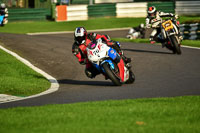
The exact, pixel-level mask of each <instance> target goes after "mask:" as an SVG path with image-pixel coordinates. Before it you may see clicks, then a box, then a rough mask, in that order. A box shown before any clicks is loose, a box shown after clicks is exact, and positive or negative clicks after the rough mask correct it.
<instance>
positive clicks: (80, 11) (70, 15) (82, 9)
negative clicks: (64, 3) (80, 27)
mask: <svg viewBox="0 0 200 133" xmlns="http://www.w3.org/2000/svg"><path fill="white" fill-rule="evenodd" d="M87 19H88V10H87V5H76V6H73V5H72V6H68V7H67V21H73V20H87Z"/></svg>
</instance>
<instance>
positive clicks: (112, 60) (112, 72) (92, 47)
mask: <svg viewBox="0 0 200 133" xmlns="http://www.w3.org/2000/svg"><path fill="white" fill-rule="evenodd" d="M87 56H88V60H89V61H90V62H91V63H92V64H93V65H94V67H96V68H97V70H98V71H99V72H100V73H102V74H103V75H105V76H106V78H108V79H110V80H111V81H112V82H113V83H114V84H115V85H117V86H120V85H122V84H123V83H129V84H130V83H133V82H134V81H135V75H134V73H133V72H132V71H131V70H130V69H128V68H127V67H126V65H125V62H124V60H123V59H122V58H121V56H120V55H119V54H118V53H117V51H116V50H115V49H113V48H111V47H109V46H107V44H105V43H103V42H102V39H98V40H96V41H93V42H91V43H90V44H89V45H88V47H87Z"/></svg>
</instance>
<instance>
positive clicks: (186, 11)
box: [176, 1, 200, 16]
mask: <svg viewBox="0 0 200 133" xmlns="http://www.w3.org/2000/svg"><path fill="white" fill-rule="evenodd" d="M199 7H200V1H176V14H179V15H190V16H191V15H200V8H199Z"/></svg>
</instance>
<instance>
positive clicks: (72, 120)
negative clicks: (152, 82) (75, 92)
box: [0, 96, 200, 133]
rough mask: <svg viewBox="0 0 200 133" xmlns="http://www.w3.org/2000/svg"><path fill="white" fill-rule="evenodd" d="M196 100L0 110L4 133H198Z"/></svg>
mask: <svg viewBox="0 0 200 133" xmlns="http://www.w3.org/2000/svg"><path fill="white" fill-rule="evenodd" d="M199 106H200V96H184V97H176V98H153V99H137V100H119V101H103V102H86V103H76V104H63V105H47V106H41V107H18V108H10V109H1V110H0V118H1V119H0V124H1V126H0V132H2V133H4V132H6V133H11V132H15V133H18V132H19V133H27V132H29V133H33V132H37V133H47V132H48V133H55V132H58V133H64V132H66V133H67V132H69V133H79V132H81V133H102V132H106V133H137V132H138V133H181V132H184V133H199V132H200V126H199V124H200V114H199V112H200V108H199Z"/></svg>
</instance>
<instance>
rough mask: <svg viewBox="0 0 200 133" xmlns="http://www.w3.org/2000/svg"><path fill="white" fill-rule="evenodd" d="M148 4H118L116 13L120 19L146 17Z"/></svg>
mask: <svg viewBox="0 0 200 133" xmlns="http://www.w3.org/2000/svg"><path fill="white" fill-rule="evenodd" d="M146 10H147V3H146V2H141V3H117V4H116V13H117V17H118V18H122V17H146V16H147V11H146Z"/></svg>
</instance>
